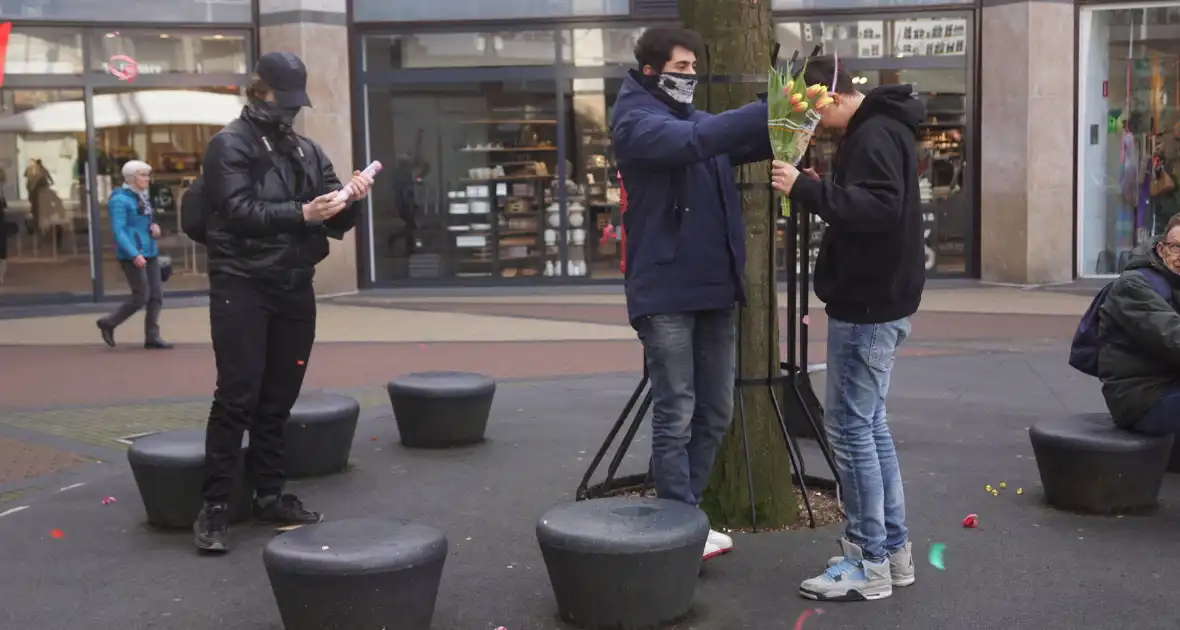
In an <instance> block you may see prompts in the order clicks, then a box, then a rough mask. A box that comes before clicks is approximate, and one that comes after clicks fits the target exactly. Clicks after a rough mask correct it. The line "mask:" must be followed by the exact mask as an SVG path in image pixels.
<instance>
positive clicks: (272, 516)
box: [254, 494, 324, 525]
mask: <svg viewBox="0 0 1180 630" xmlns="http://www.w3.org/2000/svg"><path fill="white" fill-rule="evenodd" d="M254 518H256V519H258V520H260V521H263V522H265V523H274V524H276V525H311V524H313V523H318V522H320V521H322V520H324V515H323V514H320V513H319V512H312V511H310V510H308V509H307V508H305V507H303V502H302V501H300V500H299V499H297V498H296V497H295V495H293V494H283V495H270V496H261V497H258V498H257V499H255V501H254Z"/></svg>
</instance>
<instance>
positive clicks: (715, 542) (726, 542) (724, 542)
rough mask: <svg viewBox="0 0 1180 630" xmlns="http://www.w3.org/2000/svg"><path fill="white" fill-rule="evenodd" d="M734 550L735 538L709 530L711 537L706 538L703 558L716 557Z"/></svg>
mask: <svg viewBox="0 0 1180 630" xmlns="http://www.w3.org/2000/svg"><path fill="white" fill-rule="evenodd" d="M731 550H733V539H732V538H730V537H729V536H726V535H725V534H722V533H721V532H718V531H714V530H712V529H710V530H709V537H708V538H707V539H706V540H705V552H704V554H703V555H702V556H701V560H708V559H710V558H716V557H717V556H720V555H722V554H727V553H729V552H730V551H731Z"/></svg>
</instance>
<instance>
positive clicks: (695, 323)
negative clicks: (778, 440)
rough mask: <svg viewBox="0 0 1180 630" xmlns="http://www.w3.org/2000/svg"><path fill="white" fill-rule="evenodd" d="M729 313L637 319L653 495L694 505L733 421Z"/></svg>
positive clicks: (731, 321) (733, 350)
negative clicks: (648, 399)
mask: <svg viewBox="0 0 1180 630" xmlns="http://www.w3.org/2000/svg"><path fill="white" fill-rule="evenodd" d="M734 323H735V322H734V309H732V308H728V309H723V310H716V311H697V312H691V313H668V314H663V315H651V316H648V317H644V318H642V319H640V320H639V322H638V326H637V329H638V331H639V339H640V341H642V342H643V352H644V357H645V359H646V361H647V372H648V376H649V377H650V378H651V393H652V419H651V454H652V461H651V471H652V477H653V479H654V481H655V485H656V495H657V496H659V497H660V498H661V499H673V500H675V501H680V502H682V503H687V504H689V505H700V503H701V493H702V492H704V490H705V484H707V483H708V482H709V473H710V472H711V471H712V470H713V458H714V457H715V456H716V455H717V447H718V446H719V445H720V444H721V440H722V438H724V437H725V431H726V430H727V429H728V428H729V423H730V421H731V420H733V378H734V360H735V353H736V345H735V343H734V336H735V332H736V329H735V327H734Z"/></svg>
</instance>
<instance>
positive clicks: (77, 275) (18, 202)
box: [0, 90, 92, 296]
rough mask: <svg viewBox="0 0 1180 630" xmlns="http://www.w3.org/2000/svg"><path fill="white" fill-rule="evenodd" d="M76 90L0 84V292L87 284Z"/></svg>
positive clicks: (68, 290) (86, 288) (81, 115)
mask: <svg viewBox="0 0 1180 630" xmlns="http://www.w3.org/2000/svg"><path fill="white" fill-rule="evenodd" d="M85 132H86V113H85V104H84V102H83V95H82V91H81V90H60V91H50V90H3V91H0V193H2V196H3V199H2V200H0V228H2V232H3V234H2V237H3V242H2V243H0V245H3V246H2V247H0V296H13V295H22V294H33V293H40V294H86V295H89V294H90V292H91V288H92V285H91V268H90V258H91V257H90V240H89V234H90V228H91V226H90V222H89V213H88V212H87V209H86V203H85V199H86V198H85V194H84V191H85V189H86V184H85V173H86V171H85V162H86V157H85V156H86V152H85V148H84V143H85V138H86V133H85Z"/></svg>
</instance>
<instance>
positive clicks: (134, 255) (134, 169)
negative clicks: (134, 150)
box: [98, 160, 172, 350]
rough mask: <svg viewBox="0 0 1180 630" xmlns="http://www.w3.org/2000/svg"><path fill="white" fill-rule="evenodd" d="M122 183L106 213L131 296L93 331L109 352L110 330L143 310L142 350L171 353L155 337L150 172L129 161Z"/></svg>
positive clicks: (156, 275)
mask: <svg viewBox="0 0 1180 630" xmlns="http://www.w3.org/2000/svg"><path fill="white" fill-rule="evenodd" d="M123 181H124V184H123V186H122V187H120V188H116V189H115V190H114V191H112V192H111V199H110V201H108V202H107V214H108V215H109V216H110V218H111V234H112V235H113V236H114V239H115V258H117V259H118V261H119V266H120V267H122V268H123V275H125V276H127V284H128V285H129V286H130V287H131V296H130V297H129V298H128V299H127V301H126V302H124V303H123V304H122V305H121V306H119V308H118V310H116V311H115V312H114V313H111V314H110V315H107V316H106V317H103V318H102V319H100V320H98V330H99V332H100V333H101V334H102V340H103V342H105V343H106V344H107V345H108V346H110V347H112V348H114V347H115V328H116V327H118V326H119V324H122V323H123V322H125V321H127V318H129V317H131V316H132V315H134V314H135V313H136V311H138V310H139V309H141V308H143V307H144V306H147V312H146V314H145V315H146V317H145V318H144V340H143V347H145V348H148V349H149V350H152V349H167V348H171V347H172V344H170V343H168V342H167V341H164V340H163V339H162V338H161V337H160V309H161V308H162V307H163V289H162V288H161V284H162V281H161V278H160V262H159V255H160V250H159V248H158V247H156V239H157V238H159V237H160V226H159V225H157V224H156V223H154V222H153V220H152V202H151V199H150V198H149V196H148V186H149V184H151V181H152V167H151V166H149V165H148V164H147V163H146V162H141V161H139V160H131V161H129V162H127V163H126V164H124V165H123Z"/></svg>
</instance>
